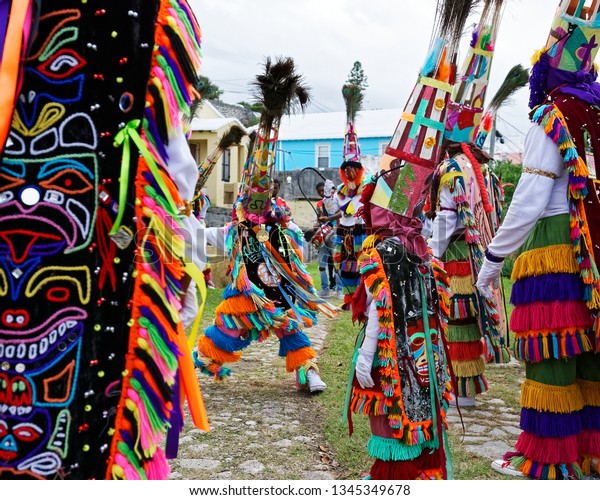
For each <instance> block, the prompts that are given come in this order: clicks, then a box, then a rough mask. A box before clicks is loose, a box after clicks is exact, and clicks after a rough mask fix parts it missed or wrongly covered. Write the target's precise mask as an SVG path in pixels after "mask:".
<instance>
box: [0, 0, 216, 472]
mask: <svg viewBox="0 0 600 500" xmlns="http://www.w3.org/2000/svg"><path fill="white" fill-rule="evenodd" d="M29 3H30V2H26V1H23V2H20V1H19V2H12V6H13V9H12V10H11V14H10V17H9V24H12V23H13V20H17V19H18V14H19V12H18V10H19V9H20V8H21V7H23V6H27V5H29ZM33 3H34V2H31V4H33ZM36 3H37V5H38V7H40V8H41V10H40V11H39V12H38V11H35V10H34V11H30V16H29V17H28V18H27V20H26V21H21V24H20V27H19V30H20V31H21V32H22V33H23V34H25V35H27V34H29V32H30V28H33V27H36V28H37V31H35V32H31V37H30V39H29V41H27V36H25V38H24V43H25V44H26V45H27V47H26V49H27V50H24V52H26V53H27V54H28V57H27V59H26V60H25V63H24V65H23V68H22V73H21V75H20V76H21V78H20V79H18V80H17V81H20V82H22V85H21V86H20V90H19V86H16V87H15V94H14V96H11V98H13V97H14V99H13V102H14V103H15V106H14V108H13V106H12V103H11V105H10V106H9V107H8V108H7V107H3V108H2V116H0V121H2V127H4V126H5V125H10V132H9V134H8V140H6V143H5V139H6V135H4V136H2V137H1V141H0V144H1V145H2V146H3V150H2V154H1V160H0V199H1V200H2V202H1V203H0V302H2V304H3V305H4V307H3V308H2V316H1V320H0V477H2V478H39V479H44V478H45V479H55V478H64V479H92V478H96V479H110V478H115V479H164V478H166V477H167V476H168V473H169V466H168V463H167V460H166V458H168V457H173V456H175V454H176V451H177V442H178V438H179V432H180V430H181V428H182V424H183V403H184V400H185V396H187V400H188V403H189V409H190V411H191V413H192V416H193V418H194V421H195V423H196V424H197V425H198V426H199V427H200V428H202V429H205V430H208V424H207V420H206V415H205V413H204V407H203V405H202V399H201V395H200V392H199V387H198V384H197V379H196V376H195V373H194V368H193V363H192V359H191V352H190V351H189V349H188V348H187V345H186V338H185V332H184V331H183V328H182V326H181V323H180V320H179V309H180V308H181V293H182V288H181V281H182V277H183V275H184V274H186V273H189V274H192V275H198V274H200V273H199V271H198V270H197V269H195V268H193V267H192V266H191V265H187V264H185V262H186V259H184V251H185V249H184V238H183V237H182V235H181V234H182V225H181V224H182V222H181V215H180V211H181V209H182V208H183V207H184V205H185V201H186V200H184V199H182V198H181V196H180V195H179V192H178V190H177V189H176V187H175V184H174V182H173V180H172V179H171V177H170V175H169V152H170V151H172V149H169V148H170V147H171V146H172V145H173V144H171V146H170V142H171V141H173V143H175V142H177V140H179V139H181V138H184V134H183V131H182V128H181V116H180V113H181V112H186V111H187V108H188V106H189V104H190V102H191V101H192V98H193V97H194V95H195V90H194V87H195V85H196V78H197V71H198V69H199V62H200V61H199V40H200V31H199V28H198V26H197V24H196V20H195V18H194V15H193V13H192V11H191V10H190V7H189V6H188V5H187V3H186V2H185V1H182V0H170V1H158V0H157V1H147V2H143V3H140V2H134V1H129V0H119V1H116V0H111V1H108V0H107V1H104V2H102V5H101V8H99V6H98V5H96V4H95V3H94V2H90V3H85V2H81V1H74V0H56V1H53V2H49V1H43V2H36ZM32 12H33V13H37V14H39V18H38V19H33V17H34V16H33V15H31V14H32ZM13 14H14V16H13ZM5 21H6V19H2V20H0V23H4V22H5ZM17 22H18V21H17ZM9 31H10V29H9ZM2 42H3V44H2V45H3V46H4V47H7V46H9V45H10V44H12V43H14V39H13V40H12V41H10V40H9V39H7V40H6V43H7V44H8V45H4V42H5V40H4V39H3V40H2ZM18 47H19V46H18V45H16V46H14V47H13V46H11V49H12V48H17V49H18ZM6 55H7V52H6V51H5V52H3V59H2V71H4V69H5V68H6V67H7V66H9V65H8V64H6V65H5V63H7V62H8V57H6ZM17 60H18V59H17ZM2 81H4V79H2ZM7 91H9V89H7V88H4V87H3V89H2V93H3V94H4V97H7V95H6V92H7ZM11 118H12V122H11ZM6 131H7V132H8V127H6ZM182 140H183V141H184V139H182ZM183 143H184V144H185V142H183ZM200 276H201V274H200ZM165 445H166V454H165V451H163V449H162V447H164V446H165Z"/></svg>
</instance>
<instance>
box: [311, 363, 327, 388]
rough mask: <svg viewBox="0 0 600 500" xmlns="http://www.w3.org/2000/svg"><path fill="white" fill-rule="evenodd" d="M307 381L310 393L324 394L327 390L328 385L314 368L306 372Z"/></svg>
mask: <svg viewBox="0 0 600 500" xmlns="http://www.w3.org/2000/svg"><path fill="white" fill-rule="evenodd" d="M306 381H307V383H308V390H309V391H310V392H323V391H324V390H325V389H327V385H326V384H325V382H323V381H322V380H321V377H320V376H319V374H318V373H317V371H316V370H315V369H313V368H311V369H309V370H308V371H307V372H306Z"/></svg>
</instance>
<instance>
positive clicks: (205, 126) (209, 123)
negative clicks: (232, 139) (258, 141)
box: [191, 117, 242, 132]
mask: <svg viewBox="0 0 600 500" xmlns="http://www.w3.org/2000/svg"><path fill="white" fill-rule="evenodd" d="M230 125H238V126H242V124H241V123H240V121H239V120H238V119H237V118H197V117H196V118H194V119H193V120H192V125H191V130H193V131H194V132H218V131H219V130H221V129H222V128H225V127H227V126H230Z"/></svg>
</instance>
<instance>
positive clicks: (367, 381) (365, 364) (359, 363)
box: [354, 348, 375, 389]
mask: <svg viewBox="0 0 600 500" xmlns="http://www.w3.org/2000/svg"><path fill="white" fill-rule="evenodd" d="M374 356H375V353H374V352H372V351H369V350H367V349H362V348H360V349H359V350H358V359H357V360H356V367H355V369H354V373H355V375H356V380H357V381H358V383H359V385H360V386H361V387H362V388H363V389H368V388H369V387H373V386H374V385H375V382H373V377H371V370H372V369H373V357H374Z"/></svg>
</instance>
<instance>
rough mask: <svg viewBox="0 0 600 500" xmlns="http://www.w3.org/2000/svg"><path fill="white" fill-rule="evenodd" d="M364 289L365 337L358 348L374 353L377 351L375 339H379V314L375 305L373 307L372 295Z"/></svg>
mask: <svg viewBox="0 0 600 500" xmlns="http://www.w3.org/2000/svg"><path fill="white" fill-rule="evenodd" d="M365 288H366V287H365ZM366 291H367V326H366V328H365V338H364V340H363V343H362V345H361V346H360V348H361V349H364V350H365V352H369V353H374V352H375V351H377V341H378V339H379V314H378V313H377V307H375V302H374V301H373V295H372V294H371V292H370V291H369V289H368V288H366Z"/></svg>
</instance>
